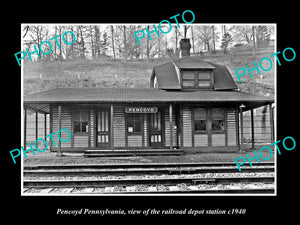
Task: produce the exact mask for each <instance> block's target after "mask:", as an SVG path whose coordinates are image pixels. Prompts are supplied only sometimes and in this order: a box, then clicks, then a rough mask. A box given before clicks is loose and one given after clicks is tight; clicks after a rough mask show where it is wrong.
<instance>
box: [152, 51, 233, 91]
mask: <svg viewBox="0 0 300 225" xmlns="http://www.w3.org/2000/svg"><path fill="white" fill-rule="evenodd" d="M184 69H206V70H212V72H213V80H214V89H215V90H236V89H238V87H237V85H236V84H235V82H234V80H233V78H232V76H231V73H230V71H229V69H228V68H227V67H226V66H224V65H221V64H218V63H212V62H208V61H205V60H202V59H200V58H199V57H190V56H188V57H183V58H180V59H177V60H174V61H172V62H168V63H164V64H161V65H158V66H155V67H154V68H153V70H152V74H151V77H150V87H154V80H155V79H156V82H157V83H156V84H157V88H158V89H163V90H168V89H172V90H180V89H181V88H182V87H181V84H180V70H184Z"/></svg>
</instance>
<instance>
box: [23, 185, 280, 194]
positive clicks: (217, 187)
mask: <svg viewBox="0 0 300 225" xmlns="http://www.w3.org/2000/svg"><path fill="white" fill-rule="evenodd" d="M274 187H275V185H274V184H269V183H268V184H265V183H250V184H248V183H234V184H226V185H225V184H213V185H211V184H199V185H187V184H177V185H172V186H164V185H151V186H147V185H134V186H129V187H123V186H113V187H105V188H29V189H28V188H26V189H24V193H25V194H37V193H39V194H86V193H91V194H93V193H94V194H102V193H103V194H105V193H113V192H118V193H122V192H147V191H152V192H153V191H172V190H173V191H189V190H229V189H249V190H251V189H265V188H267V189H274Z"/></svg>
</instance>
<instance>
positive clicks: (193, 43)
mask: <svg viewBox="0 0 300 225" xmlns="http://www.w3.org/2000/svg"><path fill="white" fill-rule="evenodd" d="M191 32H192V48H193V53H194V54H195V42H194V29H193V26H191Z"/></svg>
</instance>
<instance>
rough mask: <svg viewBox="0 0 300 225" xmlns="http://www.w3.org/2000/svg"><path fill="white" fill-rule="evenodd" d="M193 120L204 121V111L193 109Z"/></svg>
mask: <svg viewBox="0 0 300 225" xmlns="http://www.w3.org/2000/svg"><path fill="white" fill-rule="evenodd" d="M194 119H195V120H201V119H203V120H206V109H195V110H194Z"/></svg>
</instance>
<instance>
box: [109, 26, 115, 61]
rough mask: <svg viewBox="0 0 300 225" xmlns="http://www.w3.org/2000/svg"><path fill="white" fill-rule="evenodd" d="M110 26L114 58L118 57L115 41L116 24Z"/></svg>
mask: <svg viewBox="0 0 300 225" xmlns="http://www.w3.org/2000/svg"><path fill="white" fill-rule="evenodd" d="M110 28H111V44H112V49H113V54H114V59H116V53H115V42H114V26H113V25H111V26H110Z"/></svg>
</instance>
